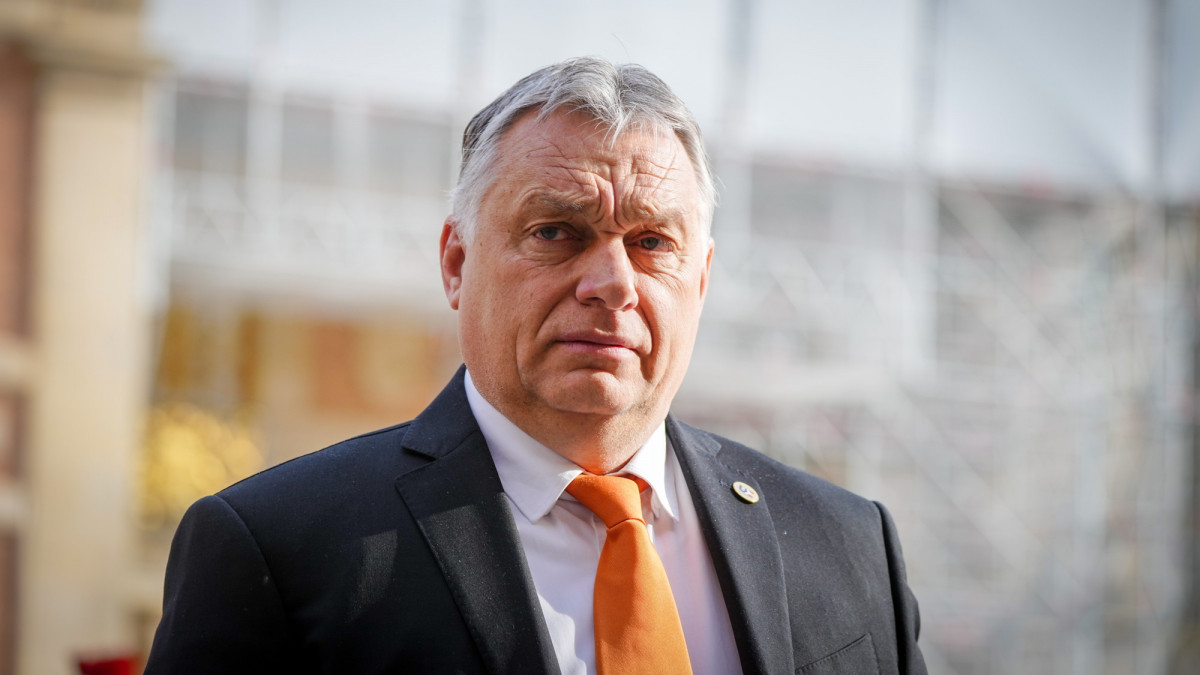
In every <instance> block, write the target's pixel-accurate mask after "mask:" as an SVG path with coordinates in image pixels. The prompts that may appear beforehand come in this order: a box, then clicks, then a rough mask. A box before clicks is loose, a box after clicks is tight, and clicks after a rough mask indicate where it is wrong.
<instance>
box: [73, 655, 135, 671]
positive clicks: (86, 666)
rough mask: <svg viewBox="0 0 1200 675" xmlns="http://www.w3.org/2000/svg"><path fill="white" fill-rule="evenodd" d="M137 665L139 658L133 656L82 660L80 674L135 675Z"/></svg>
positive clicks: (80, 660) (80, 661)
mask: <svg viewBox="0 0 1200 675" xmlns="http://www.w3.org/2000/svg"><path fill="white" fill-rule="evenodd" d="M136 663H137V658H136V657H133V656H113V657H108V658H95V659H92V658H81V659H79V672H80V674H81V675H134V673H135V672H137V671H136V669H135V668H134V666H135V665H136Z"/></svg>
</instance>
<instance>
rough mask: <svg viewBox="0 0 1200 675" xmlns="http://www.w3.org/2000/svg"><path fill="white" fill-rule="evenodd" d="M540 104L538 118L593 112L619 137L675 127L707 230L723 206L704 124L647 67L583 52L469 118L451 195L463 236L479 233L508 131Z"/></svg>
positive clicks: (522, 82) (523, 81)
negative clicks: (561, 112) (634, 131)
mask: <svg viewBox="0 0 1200 675" xmlns="http://www.w3.org/2000/svg"><path fill="white" fill-rule="evenodd" d="M534 108H538V109H539V110H538V119H539V120H541V119H545V118H546V117H547V116H548V115H550V114H551V113H553V112H554V111H555V110H558V109H560V108H565V109H567V110H569V111H574V112H583V113H586V114H588V115H590V116H591V117H592V118H594V119H595V120H596V122H597V123H598V124H600V125H601V126H603V127H606V128H607V130H608V133H609V136H610V138H613V139H615V138H616V137H617V136H619V135H620V134H621V133H622V132H624V131H626V130H628V129H630V128H635V127H637V128H648V129H653V130H656V131H668V130H669V131H671V132H674V134H675V136H676V138H678V139H679V142H680V144H682V145H683V148H684V150H685V151H686V152H687V155H688V158H689V159H690V160H691V162H692V166H693V167H694V168H695V171H696V182H697V184H698V185H699V187H700V201H701V204H700V206H701V218H702V224H703V226H704V228H705V231H706V232H707V230H708V228H709V227H710V226H711V224H712V214H713V209H714V208H715V206H716V188H715V187H714V185H713V175H712V167H711V166H710V165H709V162H708V156H707V155H706V154H705V152H704V141H703V139H702V138H701V135H700V126H699V125H698V124H696V120H695V118H693V117H692V113H691V111H689V110H688V109H687V106H686V105H684V103H683V101H682V100H681V99H680V98H679V97H678V96H676V95H675V93H674V92H672V91H671V89H670V88H669V87H667V85H666V83H665V82H663V81H662V80H661V79H659V78H658V76H657V75H655V74H654V73H651V72H650V71H649V70H646V69H645V68H643V67H642V66H639V65H636V64H625V65H621V66H617V65H614V64H612V63H611V62H609V61H606V60H604V59H600V58H595V57H582V58H575V59H568V60H566V61H562V62H561V63H556V64H554V65H551V66H546V67H545V68H542V69H540V70H538V71H536V72H534V73H531V74H530V75H527V76H525V77H524V78H522V79H521V80H520V81H518V82H517V83H516V84H514V85H513V86H512V87H510V88H509V89H508V91H506V92H504V93H503V94H501V95H500V97H499V98H497V99H496V100H495V101H492V102H491V103H490V104H489V105H488V106H487V107H486V108H484V109H483V110H481V111H479V112H478V113H477V114H476V115H475V117H474V118H472V119H471V121H470V123H468V124H467V128H466V130H465V131H464V132H463V144H462V166H461V168H460V170H459V175H458V185H457V186H456V187H455V188H454V190H453V191H452V192H451V193H450V200H451V208H452V210H453V211H454V215H455V217H456V218H457V219H458V227H459V229H460V236H461V237H462V238H463V239H464V240H466V241H470V240H471V239H472V238H473V237H474V233H475V228H476V225H477V223H476V220H477V219H478V215H479V207H480V204H481V202H482V201H483V195H484V193H485V192H487V189H488V188H489V187H490V186H491V182H492V180H493V178H494V176H493V175H492V168H493V166H494V164H495V162H496V158H497V157H496V156H497V148H498V146H499V144H500V139H501V137H502V136H503V135H504V132H505V131H508V129H509V128H510V127H512V125H513V124H515V123H516V121H517V120H518V119H519V118H520V117H521V116H522V115H523V114H524V113H525V112H527V111H529V110H532V109H534Z"/></svg>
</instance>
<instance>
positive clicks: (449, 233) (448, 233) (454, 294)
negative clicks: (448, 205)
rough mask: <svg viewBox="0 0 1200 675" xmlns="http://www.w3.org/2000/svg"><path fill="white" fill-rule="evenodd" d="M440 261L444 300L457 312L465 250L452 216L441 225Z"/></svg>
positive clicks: (465, 258) (456, 223) (465, 256)
mask: <svg viewBox="0 0 1200 675" xmlns="http://www.w3.org/2000/svg"><path fill="white" fill-rule="evenodd" d="M441 260H442V288H443V289H444V290H445V291H446V299H447V300H449V301H450V309H455V310H457V309H458V300H459V295H460V293H461V292H462V273H463V264H464V263H465V262H466V260H467V250H466V248H464V246H463V241H462V237H460V236H459V233H458V221H456V220H455V219H454V216H449V217H447V218H446V222H445V224H443V225H442V243H441Z"/></svg>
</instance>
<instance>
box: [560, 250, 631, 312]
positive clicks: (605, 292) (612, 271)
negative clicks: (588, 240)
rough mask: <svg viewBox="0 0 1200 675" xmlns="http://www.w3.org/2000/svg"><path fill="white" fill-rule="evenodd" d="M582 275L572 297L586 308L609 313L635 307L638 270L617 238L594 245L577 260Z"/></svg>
mask: <svg viewBox="0 0 1200 675" xmlns="http://www.w3.org/2000/svg"><path fill="white" fill-rule="evenodd" d="M580 264H581V267H582V273H581V274H580V277H579V283H578V284H577V285H576V287H575V297H576V298H578V300H579V301H580V302H582V303H583V304H585V305H598V306H602V307H604V308H606V309H611V310H625V309H633V308H634V307H637V303H638V296H637V271H636V270H634V269H633V262H632V261H631V260H630V259H629V252H628V251H627V250H625V242H623V241H621V240H620V239H616V240H613V241H607V242H597V243H594V244H593V245H592V246H590V247H589V249H588V250H587V251H585V252H584V254H583V256H582V257H581V259H580Z"/></svg>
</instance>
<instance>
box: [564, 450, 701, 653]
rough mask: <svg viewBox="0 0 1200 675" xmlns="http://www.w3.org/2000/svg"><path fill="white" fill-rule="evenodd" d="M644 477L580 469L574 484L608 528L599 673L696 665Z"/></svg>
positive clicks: (598, 608) (598, 614)
mask: <svg viewBox="0 0 1200 675" xmlns="http://www.w3.org/2000/svg"><path fill="white" fill-rule="evenodd" d="M643 485H644V483H642V482H641V479H635V478H626V477H624V476H593V475H590V474H580V475H579V476H578V477H576V478H575V480H574V481H572V482H571V484H570V485H569V486H567V492H569V493H570V494H571V496H572V497H574V498H575V499H578V500H579V501H580V502H581V503H582V504H583V505H584V506H586V507H588V509H590V510H591V512H592V513H594V514H596V516H597V517H598V518H600V520H602V521H604V525H605V526H606V527H607V528H608V536H607V538H606V539H605V540H604V548H603V549H601V551H600V565H599V567H597V569H596V587H595V590H594V591H593V605H594V606H593V610H592V613H593V617H594V619H595V624H596V626H595V633H596V672H597V673H599V675H627V674H636V673H646V674H647V675H650V674H654V675H674V674H675V673H691V672H692V666H691V663H690V662H689V661H688V653H687V643H686V642H685V641H684V638H683V627H682V626H681V625H680V623H679V611H678V610H677V609H676V608H675V598H674V597H673V596H672V595H671V584H670V582H668V581H667V572H666V570H664V569H663V566H662V560H660V559H659V557H658V552H657V551H655V550H654V544H652V543H650V533H649V532H647V531H646V521H644V520H643V519H642V498H641V490H642V486H643Z"/></svg>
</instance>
